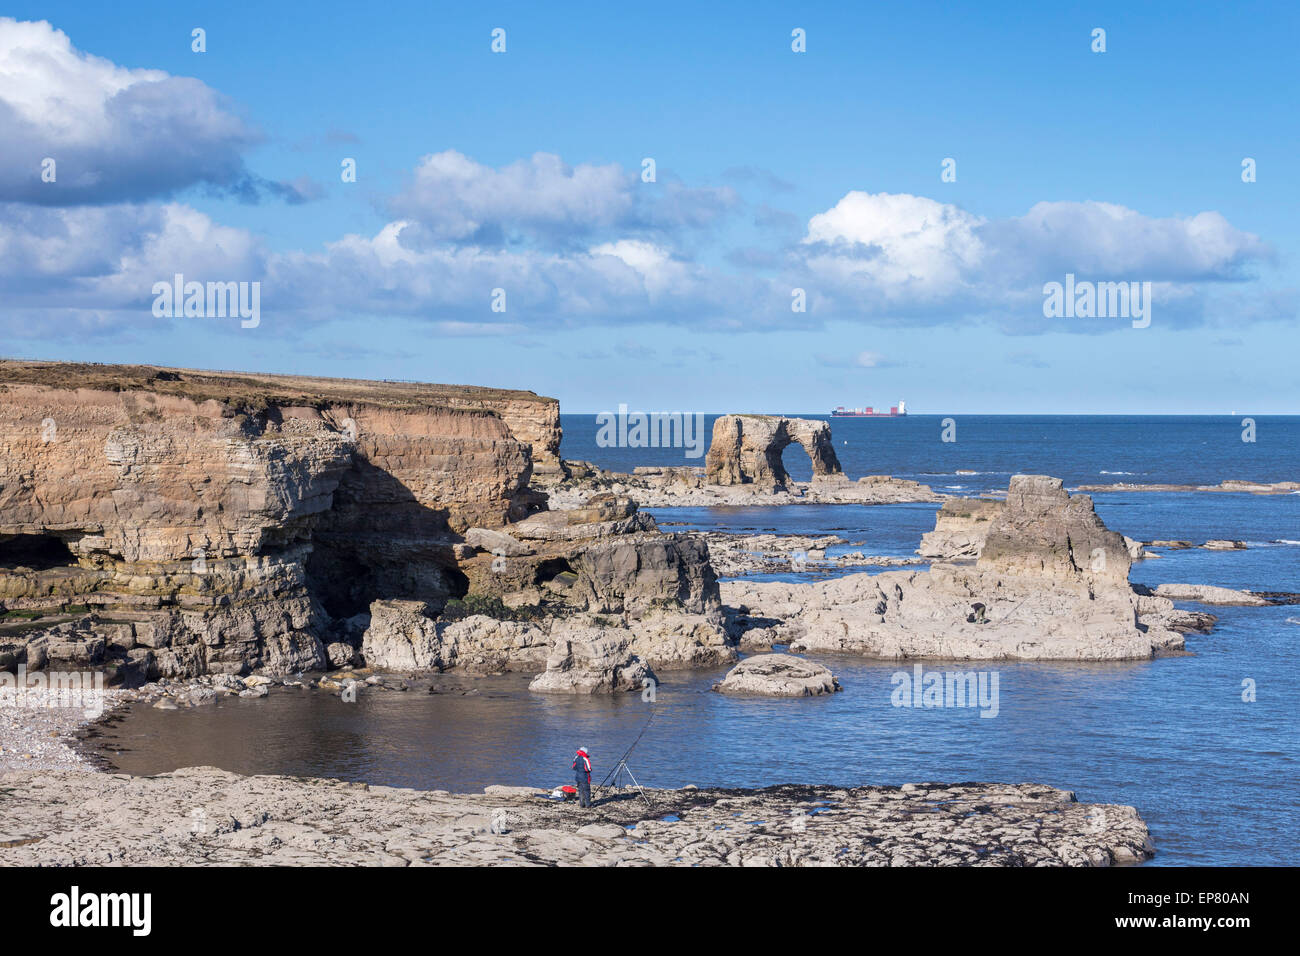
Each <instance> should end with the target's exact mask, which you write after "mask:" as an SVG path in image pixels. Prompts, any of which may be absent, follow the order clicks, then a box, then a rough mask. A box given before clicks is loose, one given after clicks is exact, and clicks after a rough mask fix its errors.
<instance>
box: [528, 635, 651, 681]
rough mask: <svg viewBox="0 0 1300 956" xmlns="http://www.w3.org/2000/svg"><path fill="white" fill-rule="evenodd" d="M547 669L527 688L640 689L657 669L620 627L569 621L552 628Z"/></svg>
mask: <svg viewBox="0 0 1300 956" xmlns="http://www.w3.org/2000/svg"><path fill="white" fill-rule="evenodd" d="M552 641H553V643H552V645H551V652H550V654H549V655H548V656H547V658H546V670H545V672H543V673H541V674H538V675H537V676H536V677H535V678H533V681H532V683H531V684H529V685H528V689H529V690H531V691H535V692H537V693H543V694H602V693H617V692H620V691H639V690H641V689H642V688H643V687H645V686H648V685H649V682H650V681H652V680H653V679H654V672H653V671H651V670H650V668H649V667H647V666H646V664H645V662H644V661H643V660H641V658H640V657H638V656H637V655H636V654H635V653H634V652H633V650H632V643H633V641H632V636H631V635H630V634H629V633H628V632H627V631H625V630H623V629H621V628H613V627H599V626H597V627H592V626H590V625H583V624H581V623H578V622H573V621H566V622H564V623H563V624H557V625H556V626H555V627H554V628H553V629H552Z"/></svg>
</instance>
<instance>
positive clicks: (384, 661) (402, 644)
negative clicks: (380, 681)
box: [361, 601, 442, 671]
mask: <svg viewBox="0 0 1300 956" xmlns="http://www.w3.org/2000/svg"><path fill="white" fill-rule="evenodd" d="M441 649H442V648H441V641H440V640H439V637H438V631H437V625H436V624H435V623H434V620H433V617H432V616H431V609H430V607H429V605H428V604H426V603H425V602H424V601H375V602H374V603H373V604H371V605H370V626H369V627H368V628H366V633H365V636H364V637H363V638H362V643H361V656H362V657H363V658H365V662H366V666H367V667H373V668H375V669H376V670H393V671H418V670H436V669H440V668H441V667H442V655H441Z"/></svg>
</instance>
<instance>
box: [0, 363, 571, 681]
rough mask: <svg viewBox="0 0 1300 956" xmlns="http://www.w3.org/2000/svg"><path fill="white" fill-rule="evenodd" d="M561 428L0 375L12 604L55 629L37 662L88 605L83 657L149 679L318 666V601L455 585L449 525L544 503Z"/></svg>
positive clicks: (353, 399) (29, 374)
mask: <svg viewBox="0 0 1300 956" xmlns="http://www.w3.org/2000/svg"><path fill="white" fill-rule="evenodd" d="M558 421H559V409H558V404H557V403H556V402H555V401H554V400H552V399H546V398H540V397H538V396H536V395H533V394H532V393H531V392H508V391H503V390H498V389H476V388H467V387H457V386H436V385H416V384H411V383H389V382H361V381H350V380H340V379H312V378H298V377H292V376H262V375H242V374H224V373H208V372H194V371H189V370H183V369H159V368H153V367H148V366H95V365H73V364H58V363H34V362H0V454H2V456H3V457H2V458H0V600H3V601H4V604H5V606H6V608H7V610H9V611H15V610H16V611H20V612H21V611H25V610H26V611H31V610H34V609H40V610H42V611H45V612H49V613H46V616H45V618H44V619H43V620H45V621H48V622H51V623H56V624H57V626H56V627H55V628H53V630H51V631H50V633H49V634H43V635H42V638H43V640H44V643H43V644H42V643H41V642H35V643H36V645H37V646H36V647H35V648H34V649H33V657H32V658H31V659H29V660H28V663H29V666H31V665H33V664H37V662H38V661H39V660H40V658H41V656H42V655H46V656H50V657H51V659H54V658H55V655H56V654H57V653H60V651H59V648H60V647H62V644H68V645H69V646H71V645H76V644H78V641H79V640H80V637H84V636H85V634H87V633H91V632H87V631H86V628H87V626H88V625H87V622H86V621H84V620H82V619H80V618H79V617H78V615H79V614H80V613H81V612H83V611H84V609H85V608H87V607H90V608H94V609H96V610H97V611H98V612H99V615H98V621H97V623H96V628H97V629H92V631H93V635H92V639H91V641H90V644H89V647H91V648H93V646H94V640H99V641H100V642H101V643H105V644H108V645H112V644H113V642H114V641H116V642H117V646H116V649H117V650H118V651H121V652H122V653H121V654H119V655H118V657H119V658H121V662H122V664H123V666H129V667H132V668H136V669H138V670H141V671H144V672H148V673H150V674H153V673H157V674H162V675H169V676H171V675H180V674H187V673H195V672H201V671H203V670H227V671H236V672H237V671H241V670H246V669H248V668H249V667H264V668H270V669H280V670H283V669H299V668H311V667H320V666H324V664H325V649H324V644H323V642H322V640H321V633H322V632H323V628H324V624H323V623H322V622H324V621H326V620H327V619H326V618H324V617H323V616H322V614H321V610H322V609H321V607H320V603H319V602H320V601H321V600H325V601H328V602H332V603H334V604H335V605H336V606H335V607H334V608H331V609H330V610H331V611H333V612H335V613H344V614H347V613H355V611H356V610H357V609H358V608H361V609H364V608H365V607H367V606H368V605H369V603H370V601H372V600H374V599H377V598H401V597H407V596H419V597H420V598H422V599H431V598H432V599H437V598H446V597H448V596H454V595H456V594H458V593H464V576H463V575H461V574H459V572H458V571H457V570H456V559H455V552H454V546H455V543H456V542H458V541H459V540H460V539H459V536H458V532H461V531H463V530H465V529H466V528H468V527H470V526H472V525H478V526H484V527H488V528H492V527H500V526H501V525H503V524H505V523H506V522H507V521H509V520H511V519H519V518H522V517H524V516H526V515H527V514H529V513H530V512H531V511H534V510H537V509H538V508H540V507H542V506H543V505H544V498H543V497H542V496H539V495H537V494H535V493H534V492H532V491H530V490H529V488H528V482H529V478H530V476H531V474H532V469H533V467H534V457H535V456H539V457H540V461H541V463H542V465H543V466H546V464H547V462H548V461H550V460H554V461H556V462H558V445H559V428H558ZM512 422H514V423H515V427H518V428H519V429H520V433H519V434H516V433H515V432H514V431H513V430H512V426H511V423H512ZM531 441H535V442H536V445H535V446H532V445H530V442H531ZM534 448H536V449H537V451H536V452H534V450H533V449H534ZM69 606H70V607H71V609H72V610H69V611H68V613H66V614H63V615H60V614H58V613H57V612H58V610H59V609H60V608H63V609H69ZM60 621H64V623H61V624H59V623H57V622H60ZM104 622H107V624H106V625H105V626H107V625H113V626H112V627H109V628H108V630H105V627H100V626H99V624H104ZM12 626H13V625H12V620H11V621H10V622H9V623H7V624H5V625H0V645H3V644H5V643H6V642H7V641H8V642H9V643H11V644H12V643H15V642H16V641H17V639H16V638H13V637H11V635H10V634H9V633H7V632H6V630H4V629H3V628H9V629H10V630H12ZM59 628H63V630H59ZM105 635H108V636H107V637H105ZM65 638H66V640H65ZM61 642H62V643H61ZM26 643H32V642H31V641H28V642H26ZM81 644H82V645H83V646H81V648H80V650H79V651H78V652H77V653H78V654H81V655H83V656H84V655H85V654H91V655H92V656H93V654H94V651H93V650H87V647H86V646H84V645H85V642H84V641H83V642H81ZM111 649H112V648H111V647H110V650H111ZM0 650H3V647H0ZM38 666H39V664H38Z"/></svg>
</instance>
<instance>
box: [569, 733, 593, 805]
mask: <svg viewBox="0 0 1300 956" xmlns="http://www.w3.org/2000/svg"><path fill="white" fill-rule="evenodd" d="M573 777H574V782H575V783H577V785H578V805H579V806H583V807H589V806H591V757H589V756H588V755H587V748H586V747H579V748H578V752H577V753H576V754H574V756H573Z"/></svg>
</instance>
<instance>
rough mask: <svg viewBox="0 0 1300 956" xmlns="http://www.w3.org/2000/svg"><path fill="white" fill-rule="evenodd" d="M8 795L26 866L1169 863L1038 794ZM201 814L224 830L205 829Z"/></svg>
mask: <svg viewBox="0 0 1300 956" xmlns="http://www.w3.org/2000/svg"><path fill="white" fill-rule="evenodd" d="M832 769H833V768H832ZM828 773H829V771H828ZM0 787H3V788H4V792H5V793H6V795H7V799H5V800H0V834H5V835H6V836H8V837H9V838H10V840H9V841H8V842H9V844H10V845H9V846H7V847H5V848H4V849H3V853H4V859H5V862H6V863H7V864H10V865H12V866H107V865H110V864H111V865H113V866H143V865H147V866H157V867H172V866H213V865H218V866H239V865H256V866H302V865H309V866H324V865H332V866H393V865H398V866H402V865H416V864H430V863H432V864H434V865H440V866H441V865H445V866H519V865H530V866H534V865H537V864H538V863H543V864H546V863H551V864H557V865H587V866H618V865H624V866H682V867H689V866H787V867H788V866H890V865H893V866H920V865H937V866H1063V865H1064V866H1111V865H1114V864H1124V863H1138V862H1141V861H1142V860H1145V859H1147V858H1149V857H1150V856H1152V855H1153V854H1154V853H1155V845H1154V844H1153V842H1152V840H1151V834H1150V831H1149V830H1148V828H1147V825H1146V824H1145V823H1144V822H1143V821H1142V818H1141V817H1140V816H1139V815H1138V812H1137V811H1136V810H1135V809H1134V808H1133V807H1128V806H1119V805H1112V804H1088V803H1080V802H1078V800H1077V798H1076V797H1075V795H1074V793H1072V792H1070V791H1068V790H1058V789H1056V788H1054V787H1049V786H1044V785H1042V784H1033V783H1020V784H998V783H961V784H945V783H923V784H904V785H903V786H902V787H884V786H882V787H853V788H848V789H845V788H841V787H835V786H825V785H812V786H810V785H803V784H800V785H793V784H788V785H783V786H775V787H767V788H765V789H762V790H736V789H718V790H709V789H697V788H693V787H692V788H684V789H681V790H649V791H647V794H648V796H649V799H650V800H652V801H653V802H654V805H655V807H657V808H658V809H657V810H656V812H655V813H653V814H650V815H647V814H646V812H645V809H644V804H643V803H641V801H640V798H639V795H637V794H636V792H635V791H633V792H632V794H631V795H630V796H631V798H629V799H618V798H617V797H619V796H629V794H628V793H627V792H626V791H621V792H620V791H619V790H614V791H613V794H614V795H615V797H616V799H613V800H603V799H602V800H600V801H599V802H598V803H597V804H596V806H595V807H593V808H592V809H591V810H589V811H587V812H585V813H575V812H574V809H573V806H572V804H566V803H563V802H559V801H551V800H539V799H537V797H538V795H540V794H544V793H545V792H546V790H547V789H549V786H547V787H545V788H543V787H541V786H538V787H535V788H530V789H527V790H525V789H524V788H521V787H488V788H485V792H483V793H474V794H449V793H446V792H444V791H440V790H405V789H399V788H394V787H384V786H377V785H373V784H371V785H367V784H364V783H357V782H350V781H344V780H326V779H318V778H311V777H275V776H248V777H246V776H240V775H239V774H234V773H228V772H226V771H223V770H218V769H216V768H214V767H186V768H184V769H181V770H176V771H174V772H172V773H161V774H157V775H155V776H148V777H141V776H130V775H128V774H107V773H90V772H86V771H69V770H60V771H32V770H17V771H10V772H7V773H0ZM602 796H603V794H602ZM638 804H640V805H639V806H638ZM196 807H202V808H204V809H205V813H206V816H207V818H208V819H209V820H213V821H217V820H220V821H222V825H219V826H208V827H201V828H197V829H196V828H195V826H194V816H193V814H194V809H195V808H196ZM146 808H147V812H144V811H145V810H146ZM828 809H829V812H823V811H826V810H828ZM796 817H803V819H804V822H805V823H806V826H801V827H799V828H795V827H792V826H791V825H790V821H791V820H792V819H795V818H796ZM494 819H495V820H504V821H506V823H507V825H506V826H504V827H502V826H498V827H496V828H494V827H493V821H494ZM737 820H746V821H754V823H755V825H739V826H738V825H737ZM341 821H346V825H341ZM633 825H634V826H635V827H636V829H635V832H634V834H630V833H629V828H630V827H631V826H633ZM499 830H508V832H498V831H499Z"/></svg>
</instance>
